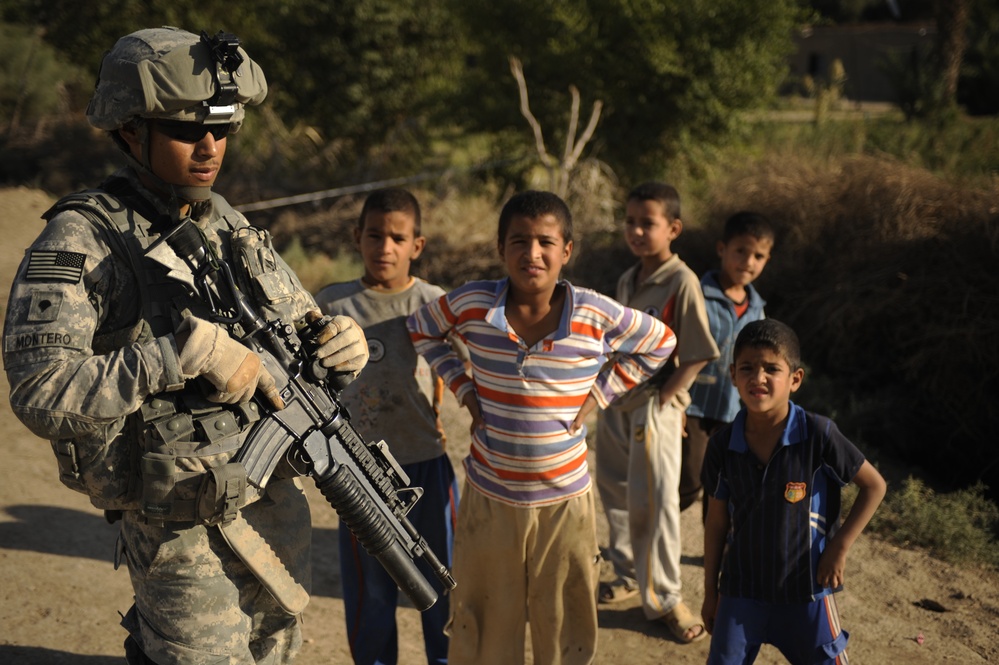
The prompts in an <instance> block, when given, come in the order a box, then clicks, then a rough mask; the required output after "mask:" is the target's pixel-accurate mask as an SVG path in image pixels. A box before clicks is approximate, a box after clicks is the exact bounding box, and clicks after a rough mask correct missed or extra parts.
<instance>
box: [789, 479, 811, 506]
mask: <svg viewBox="0 0 999 665" xmlns="http://www.w3.org/2000/svg"><path fill="white" fill-rule="evenodd" d="M806 487H808V486H807V485H806V484H805V483H788V484H787V487H785V488H784V500H785V501H787V502H788V503H798V502H799V501H801V500H802V499H804V498H805V488H806Z"/></svg>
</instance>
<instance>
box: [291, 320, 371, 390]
mask: <svg viewBox="0 0 999 665" xmlns="http://www.w3.org/2000/svg"><path fill="white" fill-rule="evenodd" d="M321 318H322V314H321V313H320V312H319V311H318V310H311V311H309V312H307V313H306V314H305V320H306V322H308V323H312V322H314V321H317V320H319V319H321ZM313 343H314V344H315V345H316V350H315V356H316V359H317V360H319V364H320V365H322V366H323V367H326V368H328V369H331V370H333V371H334V372H337V373H340V374H347V375H349V376H350V378H351V379H353V378H355V377H356V376H357V375H358V374H359V373H360V371H361V369H363V368H364V366H365V365H366V364H367V363H368V340H367V339H365V337H364V330H362V329H361V326H359V325H357V322H356V321H354V319H352V318H350V317H349V316H334V317H331V318H330V320H329V322H328V323H327V324H326V326H325V327H323V328H322V329H321V330H320V331H319V332H318V333H317V334H316V336H315V339H314V340H313Z"/></svg>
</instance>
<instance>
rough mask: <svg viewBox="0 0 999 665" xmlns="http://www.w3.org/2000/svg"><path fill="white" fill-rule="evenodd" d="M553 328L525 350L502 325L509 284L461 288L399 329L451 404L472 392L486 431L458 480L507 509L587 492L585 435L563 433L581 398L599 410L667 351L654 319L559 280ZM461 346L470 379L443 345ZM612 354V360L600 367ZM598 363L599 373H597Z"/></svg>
mask: <svg viewBox="0 0 999 665" xmlns="http://www.w3.org/2000/svg"><path fill="white" fill-rule="evenodd" d="M561 284H563V285H564V286H565V287H566V289H567V292H566V299H565V306H564V309H563V311H562V317H561V321H560V323H559V326H558V330H556V331H555V332H554V333H552V334H551V335H549V336H548V337H546V338H545V339H542V340H540V341H539V342H537V343H536V344H534V345H533V346H531V347H528V346H527V345H526V344H525V343H524V341H523V340H522V339H521V338H520V336H519V335H517V333H516V332H515V331H514V330H513V329H512V328H511V327H510V324H509V323H508V322H507V318H506V298H507V289H508V286H509V280H507V279H503V280H498V281H476V282H469V283H467V284H465V285H464V286H461V287H459V288H457V289H455V290H454V291H452V292H450V293H448V294H447V295H445V296H442V297H441V298H440V299H439V300H437V301H435V302H432V303H428V304H427V305H425V306H423V307H422V308H421V309H419V310H418V311H417V312H416V313H415V314H413V315H412V316H411V317H410V318H409V320H408V321H407V325H408V327H409V331H410V337H411V338H412V340H413V345H414V346H415V347H416V350H417V351H418V352H419V353H421V354H422V355H423V356H424V357H426V359H427V360H428V361H429V362H430V365H431V367H433V368H434V370H436V371H437V373H438V374H439V375H440V376H441V377H443V378H444V381H445V382H446V383H447V384H448V386H450V388H451V390H452V391H453V392H454V394H455V395H456V396H457V398H458V400H459V401H460V400H461V399H462V398H463V397H464V396H465V395H466V394H467V393H468V391H470V390H473V389H474V390H475V393H476V395H477V397H478V401H479V409H480V411H481V413H482V417H483V420H484V422H485V426H486V427H485V430H477V431H476V432H474V433H473V435H472V443H471V447H470V451H469V455H468V457H467V458H466V459H465V471H466V478H467V481H468V482H469V483H470V484H471V485H472V486H473V487H475V488H476V489H477V490H479V491H480V492H482V493H483V494H485V495H486V496H489V497H491V498H493V499H495V500H497V501H500V502H502V503H505V504H508V505H512V506H543V505H548V504H553V503H558V502H561V501H565V500H567V499H570V498H572V497H575V496H579V495H581V494H583V493H585V492H587V491H588V490H589V489H590V474H589V471H588V468H587V464H586V428H585V427H583V428H580V431H579V432H577V433H576V434H570V433H569V431H568V428H569V426H570V425H571V424H572V421H573V419H575V417H576V414H577V413H578V412H579V408H580V407H581V406H582V404H583V402H584V401H585V399H586V396H587V395H589V394H590V393H591V392H592V393H593V395H594V397H596V399H597V402H598V404H599V406H600V408H604V407H606V406H607V404H608V403H610V402H611V401H612V400H613V399H615V398H616V397H617V396H618V395H621V394H623V393H624V392H626V391H627V390H629V389H630V388H632V387H633V386H635V385H637V384H638V383H640V382H641V381H643V380H645V379H647V378H649V377H650V376H652V374H653V373H654V372H655V370H656V369H657V368H658V367H659V365H660V364H662V363H663V362H664V361H665V360H666V359H667V358H668V357H669V355H670V353H671V352H672V351H673V348H674V346H676V340H675V338H674V336H673V333H672V331H671V330H670V329H669V328H668V327H667V326H666V325H665V324H664V323H662V322H661V321H658V320H656V319H655V318H654V317H651V316H646V315H644V314H642V313H641V312H638V311H637V310H634V309H630V308H628V307H624V306H622V305H621V304H619V303H617V302H616V301H614V300H612V299H611V298H608V297H606V296H603V295H601V294H599V293H597V292H595V291H591V290H589V289H583V288H578V287H575V286H572V285H571V284H569V283H568V282H561ZM452 331H453V332H454V333H455V334H457V335H458V336H459V338H460V339H461V340H462V341H464V343H465V345H466V346H467V347H468V352H469V356H470V359H471V366H472V376H471V377H469V376H468V375H467V374H466V373H465V367H464V365H463V363H462V362H461V361H460V360H459V359H458V357H457V356H456V355H455V354H454V352H453V351H452V350H451V347H450V345H449V344H448V343H447V342H446V337H447V335H448V334H449V333H451V332H452ZM612 352H616V353H618V354H620V355H616V356H615V362H613V363H607V362H606V361H607V360H608V355H609V354H610V353H612ZM605 364H606V367H605Z"/></svg>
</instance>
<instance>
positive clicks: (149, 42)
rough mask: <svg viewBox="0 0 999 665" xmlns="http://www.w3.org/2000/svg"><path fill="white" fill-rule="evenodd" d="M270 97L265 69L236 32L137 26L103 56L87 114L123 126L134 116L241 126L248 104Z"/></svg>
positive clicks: (98, 123) (110, 126)
mask: <svg viewBox="0 0 999 665" xmlns="http://www.w3.org/2000/svg"><path fill="white" fill-rule="evenodd" d="M266 96H267V80H266V79H265V78H264V73H263V71H262V70H261V69H260V67H259V66H258V65H257V63H255V62H253V61H252V60H251V59H250V57H249V56H248V55H247V54H246V51H244V50H243V48H242V47H241V46H239V40H238V39H237V38H236V37H235V36H234V35H231V34H228V33H224V32H221V31H220V32H219V33H218V34H216V35H214V36H209V35H208V34H206V33H204V32H202V33H201V35H200V36H199V35H195V34H193V33H190V32H187V31H186V30H181V29H179V28H173V27H163V28H150V29H146V30H139V31H137V32H133V33H131V34H129V35H126V36H124V37H122V38H121V39H119V40H118V41H117V42H116V43H115V45H114V46H113V47H112V48H111V50H110V51H108V52H107V53H106V54H105V55H104V60H103V61H102V62H101V70H100V73H99V74H98V77H97V86H96V88H95V89H94V95H93V97H92V98H91V100H90V104H89V106H88V107H87V119H88V120H89V121H90V124H91V125H93V126H94V127H97V128H98V129H106V130H115V129H119V128H121V127H123V126H125V125H126V124H128V123H129V122H130V121H131V120H133V119H135V118H154V119H156V118H158V119H169V120H181V121H186V122H198V123H202V124H223V123H232V126H231V128H230V131H235V130H237V129H238V128H239V125H240V123H241V122H242V120H243V114H244V112H243V106H244V105H247V104H251V105H252V104H259V103H260V102H262V101H263V100H264V97H266Z"/></svg>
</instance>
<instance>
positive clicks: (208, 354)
mask: <svg viewBox="0 0 999 665" xmlns="http://www.w3.org/2000/svg"><path fill="white" fill-rule="evenodd" d="M174 339H175V340H176V342H177V350H178V352H179V360H180V371H181V374H182V375H183V376H184V378H194V377H196V376H203V377H205V379H206V380H207V381H208V382H209V383H211V384H212V385H213V386H214V387H215V388H216V390H218V392H217V393H214V394H212V395H209V396H208V399H209V400H211V401H213V402H221V403H225V404H236V403H238V402H245V401H247V400H249V399H250V398H251V397H253V393H255V392H256V391H257V390H258V389H259V390H260V391H261V392H262V393H263V394H264V396H265V397H266V398H267V400H268V401H269V402H270V403H271V404H272V405H273V406H274V408H275V409H283V408H284V402H283V401H282V399H281V396H280V394H279V393H278V390H277V386H276V384H275V381H274V377H272V376H271V374H270V372H268V371H267V369H266V368H265V367H264V366H263V364H261V362H260V358H259V357H258V356H257V354H255V353H254V352H253V351H251V350H250V349H248V348H247V347H246V346H244V345H243V344H241V343H240V342H237V341H236V340H235V339H233V338H232V337H230V336H229V333H228V332H227V331H226V330H225V328H223V327H222V326H219V325H217V324H215V323H212V322H210V321H205V320H204V319H199V318H197V317H193V316H189V317H187V318H186V319H184V321H183V322H182V323H181V324H180V327H178V328H177V332H176V333H174Z"/></svg>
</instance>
